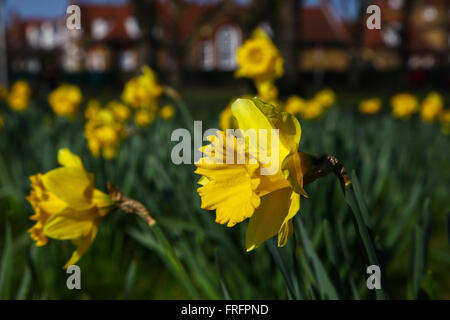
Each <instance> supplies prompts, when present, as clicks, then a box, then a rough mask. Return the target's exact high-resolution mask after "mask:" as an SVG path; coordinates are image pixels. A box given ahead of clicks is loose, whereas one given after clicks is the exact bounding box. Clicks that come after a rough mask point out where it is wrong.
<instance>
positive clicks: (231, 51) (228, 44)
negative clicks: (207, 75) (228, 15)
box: [216, 25, 241, 71]
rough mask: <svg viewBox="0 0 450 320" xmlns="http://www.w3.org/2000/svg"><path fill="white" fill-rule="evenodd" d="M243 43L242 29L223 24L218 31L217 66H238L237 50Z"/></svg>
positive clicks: (232, 67) (220, 67) (221, 68)
mask: <svg viewBox="0 0 450 320" xmlns="http://www.w3.org/2000/svg"><path fill="white" fill-rule="evenodd" d="M240 43H241V33H240V30H239V29H238V28H237V27H235V26H230V25H224V26H221V27H220V28H219V29H218V30H217V33H216V48H217V68H218V69H219V70H226V71H230V70H234V69H235V68H236V66H237V61H236V51H237V48H238V47H239V45H240Z"/></svg>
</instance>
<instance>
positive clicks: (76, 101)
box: [48, 84, 83, 118]
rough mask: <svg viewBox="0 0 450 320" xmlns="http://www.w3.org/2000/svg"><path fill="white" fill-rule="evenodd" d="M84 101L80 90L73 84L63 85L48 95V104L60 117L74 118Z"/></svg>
mask: <svg viewBox="0 0 450 320" xmlns="http://www.w3.org/2000/svg"><path fill="white" fill-rule="evenodd" d="M82 100H83V95H82V94H81V90H80V88H78V87H77V86H74V85H71V84H62V85H60V86H59V87H58V88H56V89H55V90H53V91H52V92H51V93H50V94H49V95H48V103H49V104H50V107H51V108H52V110H53V112H54V113H55V114H57V115H59V116H65V117H69V118H73V117H75V116H76V114H77V112H78V108H79V106H80V104H81V101H82Z"/></svg>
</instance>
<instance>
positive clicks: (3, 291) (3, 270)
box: [0, 224, 13, 300]
mask: <svg viewBox="0 0 450 320" xmlns="http://www.w3.org/2000/svg"><path fill="white" fill-rule="evenodd" d="M5 229H6V231H5V245H4V247H3V253H2V261H1V265H0V299H5V300H6V299H9V293H10V291H11V277H10V273H11V271H12V254H13V243H12V235H11V227H10V225H9V224H7V225H6V228H5Z"/></svg>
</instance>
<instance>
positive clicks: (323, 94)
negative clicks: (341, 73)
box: [314, 89, 336, 108]
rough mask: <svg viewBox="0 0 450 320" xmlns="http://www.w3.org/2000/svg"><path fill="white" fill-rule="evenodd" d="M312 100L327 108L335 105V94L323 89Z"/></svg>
mask: <svg viewBox="0 0 450 320" xmlns="http://www.w3.org/2000/svg"><path fill="white" fill-rule="evenodd" d="M314 100H315V101H317V102H318V103H320V104H321V105H322V107H325V108H329V107H331V106H332V105H334V104H335V103H336V93H334V91H333V90H331V89H323V90H320V91H319V92H317V93H316V95H315V96H314Z"/></svg>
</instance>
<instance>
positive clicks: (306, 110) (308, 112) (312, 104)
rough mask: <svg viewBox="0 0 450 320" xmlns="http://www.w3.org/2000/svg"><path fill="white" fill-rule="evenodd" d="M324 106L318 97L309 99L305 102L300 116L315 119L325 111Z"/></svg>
mask: <svg viewBox="0 0 450 320" xmlns="http://www.w3.org/2000/svg"><path fill="white" fill-rule="evenodd" d="M324 111H325V110H324V107H323V105H322V104H321V103H319V101H317V100H316V99H313V100H307V101H306V102H305V104H304V107H303V110H302V111H301V112H300V116H301V117H302V118H303V119H305V120H313V119H317V118H319V117H320V116H321V115H322V114H323V113H324Z"/></svg>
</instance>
